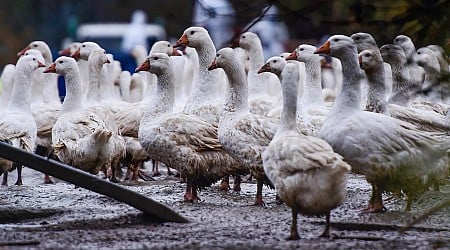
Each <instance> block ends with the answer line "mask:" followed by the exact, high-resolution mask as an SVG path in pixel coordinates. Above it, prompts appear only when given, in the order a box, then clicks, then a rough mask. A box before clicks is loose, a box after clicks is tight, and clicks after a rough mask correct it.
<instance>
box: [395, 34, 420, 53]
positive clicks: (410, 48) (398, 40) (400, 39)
mask: <svg viewBox="0 0 450 250" xmlns="http://www.w3.org/2000/svg"><path fill="white" fill-rule="evenodd" d="M394 44H395V45H398V46H400V47H401V48H402V49H403V50H404V51H405V54H406V56H407V57H408V58H410V57H412V56H414V52H415V51H416V47H415V46H414V43H413V42H412V40H411V38H410V37H408V36H405V35H398V36H396V37H395V38H394Z"/></svg>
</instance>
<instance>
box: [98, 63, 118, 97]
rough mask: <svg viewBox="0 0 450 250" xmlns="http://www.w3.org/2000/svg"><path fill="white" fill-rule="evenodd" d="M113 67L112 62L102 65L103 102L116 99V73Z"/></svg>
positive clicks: (101, 91)
mask: <svg viewBox="0 0 450 250" xmlns="http://www.w3.org/2000/svg"><path fill="white" fill-rule="evenodd" d="M112 68H113V65H112V64H105V65H104V66H103V67H102V71H101V77H100V98H101V101H102V102H111V101H115V100H116V99H115V95H114V79H113V74H114V73H113V70H112Z"/></svg>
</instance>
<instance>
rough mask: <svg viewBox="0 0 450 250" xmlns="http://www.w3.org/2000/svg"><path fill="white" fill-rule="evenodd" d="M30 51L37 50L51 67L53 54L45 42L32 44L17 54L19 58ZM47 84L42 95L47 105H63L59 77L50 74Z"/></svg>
mask: <svg viewBox="0 0 450 250" xmlns="http://www.w3.org/2000/svg"><path fill="white" fill-rule="evenodd" d="M29 49H36V50H39V51H40V52H41V53H42V56H43V57H44V60H45V65H50V64H51V63H52V62H53V56H52V52H51V50H50V47H49V46H48V45H47V43H46V42H44V41H33V42H30V43H29V44H28V45H27V46H26V47H25V48H24V49H22V50H21V51H20V52H18V53H17V55H18V56H22V55H23V54H25V52H26V51H27V50H29ZM46 78H47V79H46V81H47V83H46V84H45V85H44V86H43V88H44V89H43V91H42V95H43V97H44V101H45V102H46V103H52V104H58V105H61V100H60V98H59V91H58V76H57V75H56V74H49V75H48V76H47V77H46Z"/></svg>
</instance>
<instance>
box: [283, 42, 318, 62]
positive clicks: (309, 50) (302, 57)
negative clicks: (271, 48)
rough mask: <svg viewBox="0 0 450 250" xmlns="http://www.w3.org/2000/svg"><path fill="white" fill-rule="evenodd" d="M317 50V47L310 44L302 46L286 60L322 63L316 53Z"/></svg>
mask: <svg viewBox="0 0 450 250" xmlns="http://www.w3.org/2000/svg"><path fill="white" fill-rule="evenodd" d="M316 50H317V48H316V47H315V46H312V45H309V44H301V45H299V46H297V48H295V50H294V51H293V52H292V53H291V54H290V55H289V56H288V57H287V58H286V60H297V61H300V62H309V61H313V60H316V61H320V56H319V55H317V54H315V53H314V52H315V51H316Z"/></svg>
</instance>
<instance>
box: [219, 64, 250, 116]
mask: <svg viewBox="0 0 450 250" xmlns="http://www.w3.org/2000/svg"><path fill="white" fill-rule="evenodd" d="M234 59H235V60H233V61H230V62H228V63H227V65H226V66H225V67H224V70H225V73H226V74H227V77H228V81H229V91H228V92H227V95H226V97H225V108H224V111H225V112H230V113H233V112H249V108H248V86H247V80H246V77H245V71H244V66H243V65H242V62H241V61H240V60H238V59H236V58H234Z"/></svg>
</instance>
